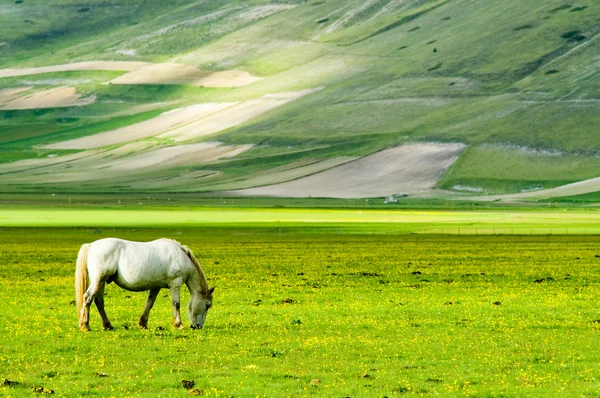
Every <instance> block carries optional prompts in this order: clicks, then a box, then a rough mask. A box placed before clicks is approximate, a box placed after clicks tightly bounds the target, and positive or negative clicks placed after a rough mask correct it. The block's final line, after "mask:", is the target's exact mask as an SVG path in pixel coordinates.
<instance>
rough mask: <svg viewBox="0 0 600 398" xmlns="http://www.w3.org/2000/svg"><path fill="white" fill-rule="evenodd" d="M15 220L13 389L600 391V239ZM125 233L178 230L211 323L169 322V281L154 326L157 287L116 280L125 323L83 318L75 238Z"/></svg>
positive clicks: (129, 392)
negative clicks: (146, 312)
mask: <svg viewBox="0 0 600 398" xmlns="http://www.w3.org/2000/svg"><path fill="white" fill-rule="evenodd" d="M249 213H250V212H246V213H244V214H246V216H247V217H250V216H249V215H248V214H249ZM149 214H152V213H149ZM170 216H171V217H172V216H173V213H171V214H170ZM321 216H322V215H321ZM5 217H6V213H5V212H3V215H2V220H3V223H4V225H3V226H2V229H1V230H0V248H1V250H0V280H1V281H2V282H1V283H0V302H1V303H2V305H1V307H0V308H1V309H2V319H3V322H1V323H0V340H1V341H3V343H2V344H1V345H0V379H2V380H4V379H7V381H4V382H3V383H2V386H1V387H0V393H1V394H3V395H5V396H14V397H20V396H31V395H32V391H41V390H40V387H41V388H43V390H44V391H47V392H49V391H53V392H54V394H55V396H64V397H71V396H102V397H104V396H115V397H120V396H123V397H126V396H131V397H133V396H136V397H137V396H142V397H145V396H147V397H157V396H163V397H177V396H181V397H184V396H190V395H193V394H195V395H200V394H201V395H202V396H209V397H250V396H252V397H256V396H260V397H273V396H298V397H304V396H319V397H340V396H349V397H371V396H376V397H383V396H387V397H404V396H478V397H491V396H511V397H541V396H543V397H581V396H597V395H598V394H600V384H599V383H598V379H597V378H598V374H597V369H598V364H599V363H600V353H599V351H598V350H597V336H598V332H599V325H600V320H599V318H600V315H599V310H598V305H597V297H598V294H600V292H599V291H598V286H597V283H596V282H597V280H598V278H599V277H600V271H599V270H600V249H599V246H598V238H597V236H474V235H470V236H457V235H425V234H364V233H363V234H357V233H345V232H344V230H343V229H341V230H340V231H332V232H330V233H308V232H307V230H306V229H304V228H299V227H298V226H297V225H294V226H293V227H290V228H282V229H280V230H278V229H277V228H271V227H268V228H265V227H263V226H260V224H259V225H258V226H257V225H255V224H253V223H248V224H246V225H244V226H237V227H233V226H228V227H226V228H223V227H221V228H219V227H216V226H215V225H216V223H212V224H211V225H205V226H200V225H195V226H194V227H189V228H178V229H148V228H143V229H142V228H135V229H132V228H117V229H116V230H115V231H114V232H113V231H108V230H106V229H103V230H102V231H101V232H99V231H97V230H94V229H89V228H73V227H70V228H62V229H61V228H39V227H37V228H35V229H34V228H6V224H5V223H6V221H5V220H6V218H5ZM110 217H112V215H111V213H110V212H109V213H106V218H105V219H107V220H108V219H110ZM421 217H423V216H421ZM249 219H250V218H248V219H247V220H249ZM137 220H139V218H137ZM254 220H255V219H254ZM71 221H72V222H74V220H71ZM42 224H43V223H42ZM165 225H166V224H165ZM177 227H179V226H177ZM312 232H314V230H313V231H312ZM113 235H116V236H119V237H122V238H126V239H131V240H151V239H154V238H158V237H162V236H170V237H174V238H176V239H178V240H179V241H181V242H182V243H184V244H186V245H188V246H190V247H191V248H192V249H193V250H194V251H195V254H196V256H197V257H198V259H199V260H200V263H201V264H202V267H203V269H204V270H205V272H206V274H207V276H208V277H209V283H210V284H211V285H214V286H216V292H215V300H214V307H213V309H211V310H210V312H209V314H208V318H207V323H206V325H205V327H204V329H202V330H201V331H198V330H191V329H190V328H189V327H186V328H184V329H183V330H174V329H172V327H171V309H170V300H169V299H168V294H167V292H166V291H165V292H164V293H161V294H160V295H159V299H158V300H157V303H156V305H155V307H154V309H153V311H152V313H151V315H150V322H149V329H148V330H139V329H138V328H137V317H138V316H139V314H140V313H141V310H142V307H143V303H144V300H145V294H143V293H132V292H127V291H124V290H121V289H120V288H118V287H116V286H114V285H109V286H108V287H107V291H106V297H105V302H106V308H107V312H108V315H109V317H110V318H111V320H112V323H113V325H114V326H115V327H116V330H115V331H112V332H103V331H101V328H100V318H99V316H98V314H97V312H96V311H95V309H93V310H92V317H91V327H92V331H91V332H88V333H86V332H81V331H79V330H78V328H77V317H76V313H75V312H76V311H75V306H74V305H73V302H74V301H73V300H74V298H75V297H74V289H73V275H74V264H75V257H76V255H77V251H78V249H79V247H80V245H81V244H82V243H85V242H90V241H93V240H95V239H99V238H102V237H105V236H113ZM184 292H185V293H184V295H183V298H182V300H183V303H184V304H185V303H186V302H187V299H188V294H187V291H185V289H184ZM184 319H185V322H187V317H186V316H184ZM184 380H185V381H188V382H191V381H193V382H194V385H193V387H192V386H191V383H186V385H185V386H184V384H183V381H184ZM9 384H10V386H9Z"/></svg>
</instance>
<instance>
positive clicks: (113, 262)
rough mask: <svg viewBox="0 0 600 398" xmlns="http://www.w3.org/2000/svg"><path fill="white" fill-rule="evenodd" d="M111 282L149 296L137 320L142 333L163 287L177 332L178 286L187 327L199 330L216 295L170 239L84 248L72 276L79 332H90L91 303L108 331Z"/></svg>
mask: <svg viewBox="0 0 600 398" xmlns="http://www.w3.org/2000/svg"><path fill="white" fill-rule="evenodd" d="M111 282H114V283H115V284H116V285H118V286H120V287H121V288H123V289H126V290H131V291H136V292H140V291H144V290H148V291H149V292H148V298H147V299H146V306H145V307H144V312H143V313H142V316H141V317H140V321H139V325H140V327H141V328H143V329H146V328H147V327H148V314H149V313H150V310H151V309H152V306H153V305H154V301H155V300H156V296H158V292H159V291H160V289H163V288H168V289H169V290H170V291H171V302H172V306H173V326H175V327H176V328H181V316H180V314H179V307H180V303H179V292H180V289H181V286H182V285H183V284H185V285H186V286H187V288H188V290H189V291H190V302H189V304H188V307H187V309H188V315H189V318H190V326H191V328H192V329H201V328H202V326H203V325H204V321H205V320H206V312H207V311H208V309H209V308H210V307H211V305H212V295H213V291H214V290H215V288H214V287H213V288H210V289H209V287H208V281H207V280H206V276H205V275H204V272H203V271H202V268H201V267H200V264H199V263H198V260H196V258H195V257H194V254H193V253H192V251H191V250H190V249H188V248H187V247H186V246H184V245H182V244H180V243H179V242H177V241H174V240H172V239H165V238H162V239H157V240H154V241H152V242H131V241H128V240H123V239H116V238H106V239H100V240H97V241H94V242H92V243H86V244H84V245H82V246H81V249H80V250H79V255H78V256H77V268H76V271H75V293H76V297H77V300H76V301H77V314H78V316H79V327H80V328H81V329H82V330H90V326H89V312H90V305H91V304H92V301H94V302H95V303H96V307H97V308H98V312H99V313H100V316H101V317H102V327H103V328H104V330H112V329H113V326H112V325H111V323H110V321H109V320H108V317H107V316H106V312H105V311H104V286H105V283H111Z"/></svg>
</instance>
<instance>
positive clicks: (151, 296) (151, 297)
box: [139, 287, 160, 329]
mask: <svg viewBox="0 0 600 398" xmlns="http://www.w3.org/2000/svg"><path fill="white" fill-rule="evenodd" d="M158 292H160V287H159V288H156V289H151V290H150V291H149V292H148V298H147V299H146V306H145V307H144V312H143V313H142V316H141V317H140V322H139V325H140V327H141V328H142V329H148V316H149V315H150V310H151V309H152V306H153V305H154V302H155V301H156V296H158Z"/></svg>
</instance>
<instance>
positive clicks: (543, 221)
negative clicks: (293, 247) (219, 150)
mask: <svg viewBox="0 0 600 398" xmlns="http://www.w3.org/2000/svg"><path fill="white" fill-rule="evenodd" d="M232 226H233V227H243V228H247V229H249V230H253V229H261V228H279V229H281V228H283V229H297V228H301V229H304V230H306V231H307V233H312V232H318V231H325V232H327V231H334V230H339V231H340V233H342V230H343V232H344V233H348V232H353V233H361V232H362V233H429V234H436V233H437V234H439V233H442V234H459V235H460V234H463V235H479V234H491V235H499V234H505V235H513V234H517V235H551V234H559V235H568V234H582V235H586V234H599V233H600V212H599V211H598V210H597V209H594V208H592V209H576V208H574V209H567V208H561V209H554V210H529V211H525V210H514V211H506V210H479V211H473V210H461V211H451V210H388V209H361V208H358V209H343V208H337V209H336V208H333V209H323V208H313V209H309V208H289V209H288V208H248V207H233V208H216V207H160V206H156V207H147V208H142V206H139V207H138V208H121V209H118V208H115V207H112V208H89V207H74V208H66V207H20V206H19V207H3V208H0V228H3V227H30V228H31V227H40V228H48V227H72V228H87V229H98V231H101V229H102V228H109V230H110V229H115V228H168V229H172V230H177V229H182V230H185V229H189V228H211V227H216V228H227V227H232Z"/></svg>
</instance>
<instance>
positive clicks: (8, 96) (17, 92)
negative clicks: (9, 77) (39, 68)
mask: <svg viewBox="0 0 600 398" xmlns="http://www.w3.org/2000/svg"><path fill="white" fill-rule="evenodd" d="M32 88H33V87H31V86H28V87H15V88H4V89H2V90H0V107H1V106H3V105H4V104H5V103H8V102H10V101H12V100H14V99H16V98H19V97H20V96H21V95H23V93H24V92H25V91H27V90H30V89H32Z"/></svg>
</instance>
